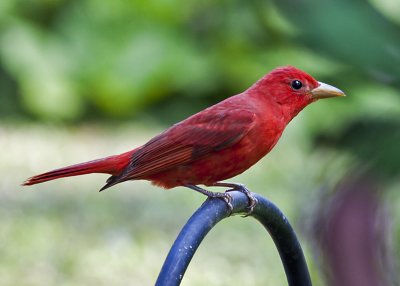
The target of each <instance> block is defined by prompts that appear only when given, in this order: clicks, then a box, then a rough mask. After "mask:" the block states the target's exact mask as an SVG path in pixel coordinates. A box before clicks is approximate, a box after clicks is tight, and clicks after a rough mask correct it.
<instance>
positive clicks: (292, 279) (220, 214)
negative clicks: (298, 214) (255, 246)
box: [156, 191, 311, 286]
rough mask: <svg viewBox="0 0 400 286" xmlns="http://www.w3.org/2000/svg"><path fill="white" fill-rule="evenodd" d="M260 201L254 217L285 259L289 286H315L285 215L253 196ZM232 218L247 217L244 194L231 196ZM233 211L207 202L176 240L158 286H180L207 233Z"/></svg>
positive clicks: (221, 201) (272, 205) (284, 264)
mask: <svg viewBox="0 0 400 286" xmlns="http://www.w3.org/2000/svg"><path fill="white" fill-rule="evenodd" d="M252 194H253V195H254V196H255V197H256V198H257V200H258V204H257V206H256V207H255V208H254V211H253V213H252V214H251V216H253V217H254V218H255V219H257V220H258V221H259V222H260V223H261V224H262V225H263V226H264V227H265V228H266V229H267V231H268V232H269V234H270V235H271V237H272V239H273V241H274V243H275V245H276V247H277V248H278V251H279V255H280V257H281V260H282V263H283V266H284V269H285V273H286V277H287V280H288V283H289V286H311V279H310V275H309V272H308V268H307V264H306V261H305V258H304V255H303V251H302V249H301V246H300V243H299V241H298V239H297V237H296V234H295V233H294V231H293V228H292V227H291V225H290V224H289V222H288V220H287V219H286V217H285V215H284V214H283V213H282V212H281V211H280V210H279V209H278V207H276V206H275V205H274V204H273V203H271V202H270V201H269V200H267V199H266V198H264V197H262V196H260V195H258V194H255V193H252ZM230 195H231V196H232V199H233V200H232V205H233V211H232V214H240V213H246V207H247V205H248V198H247V196H246V195H244V194H243V193H241V192H238V191H234V192H230ZM229 214H230V211H229V209H228V206H227V204H226V203H225V202H224V201H223V200H221V199H217V198H214V199H207V200H206V201H205V202H204V203H203V205H202V206H201V207H200V208H199V209H198V210H197V211H196V212H195V213H194V214H193V215H192V217H191V218H190V219H189V220H188V222H187V223H186V225H185V226H184V227H183V229H182V230H181V232H180V234H179V235H178V237H177V239H176V240H175V242H174V244H173V246H172V248H171V249H170V251H169V253H168V256H167V258H166V260H165V262H164V265H163V267H162V268H161V271H160V274H159V276H158V279H157V281H156V286H175V285H180V283H181V281H182V278H183V275H184V274H185V271H186V269H187V267H188V265H189V263H190V261H191V259H192V257H193V255H194V253H195V252H196V250H197V248H198V246H199V245H200V243H201V242H202V240H203V238H204V237H205V236H206V235H207V233H208V232H209V231H210V230H211V229H212V228H213V227H214V226H215V225H216V224H217V223H218V222H219V221H221V220H222V219H224V218H226V217H228V216H229Z"/></svg>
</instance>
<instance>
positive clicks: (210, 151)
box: [23, 66, 344, 196]
mask: <svg viewBox="0 0 400 286" xmlns="http://www.w3.org/2000/svg"><path fill="white" fill-rule="evenodd" d="M336 96H344V93H343V92H342V91H341V90H339V89H337V88H335V87H333V86H330V85H327V84H325V83H322V82H318V81H316V80H315V79H314V78H312V77H311V76H310V75H308V74H307V73H305V72H303V71H301V70H298V69H296V68H294V67H291V66H287V67H281V68H277V69H274V70H273V71H271V72H270V73H268V74H266V75H265V76H264V77H262V78H261V79H260V80H258V81H257V82H256V83H255V84H253V85H252V86H251V87H250V88H249V89H247V90H246V91H244V92H242V93H240V94H238V95H235V96H232V97H229V98H227V99H225V100H224V101H222V102H220V103H217V104H215V105H213V106H211V107H209V108H207V109H205V110H203V111H200V112H199V113H196V114H194V115H192V116H190V117H189V118H187V119H185V120H183V121H181V122H179V123H177V124H175V125H173V126H172V127H170V128H168V129H167V130H165V131H164V132H162V133H161V134H159V135H157V136H155V137H154V138H152V139H151V140H150V141H148V142H147V143H146V144H144V145H143V146H140V147H138V148H135V149H133V150H131V151H128V152H125V153H122V154H120V155H114V156H110V157H106V158H102V159H98V160H94V161H89V162H85V163H80V164H76V165H72V166H69V167H64V168H60V169H56V170H53V171H50V172H47V173H43V174H40V175H37V176H33V177H31V178H29V179H27V180H26V181H25V182H24V183H23V185H34V184H38V183H42V182H45V181H50V180H54V179H58V178H63V177H69V176H77V175H83V174H89V173H106V174H110V175H111V177H109V178H108V180H107V183H106V185H105V186H104V187H102V188H101V191H102V190H104V189H106V188H109V187H111V186H113V185H115V184H118V183H121V182H124V181H128V180H142V179H143V180H149V181H151V182H152V183H153V184H155V185H157V186H161V187H163V188H166V189H169V188H173V187H176V186H186V187H189V188H191V189H194V190H196V191H199V192H201V193H204V194H206V195H208V196H222V195H221V193H213V192H210V191H207V190H205V189H203V188H201V187H199V186H197V185H205V186H224V187H232V188H234V189H235V188H237V189H241V188H242V186H240V185H236V184H230V183H221V181H222V180H225V179H229V178H231V177H233V176H236V175H238V174H240V173H242V172H244V171H245V170H247V169H248V168H249V167H251V166H252V165H253V164H255V163H256V162H257V161H259V160H260V159H261V158H262V157H264V156H265V155H266V154H267V153H268V152H269V151H271V149H272V148H273V147H274V146H275V144H276V143H277V141H278V139H279V138H280V136H281V134H282V132H283V130H284V129H285V127H286V125H287V124H288V123H289V122H290V121H291V120H292V119H293V118H294V117H295V116H296V115H297V114H298V113H299V112H300V111H301V110H302V109H303V108H304V107H306V106H307V105H308V104H310V103H312V102H314V101H316V100H318V99H321V98H329V97H336ZM214 194H215V195H214Z"/></svg>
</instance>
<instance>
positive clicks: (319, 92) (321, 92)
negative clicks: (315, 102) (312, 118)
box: [311, 82, 346, 99]
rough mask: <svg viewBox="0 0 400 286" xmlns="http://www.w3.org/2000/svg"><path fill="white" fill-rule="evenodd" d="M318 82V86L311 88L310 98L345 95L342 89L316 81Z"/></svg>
mask: <svg viewBox="0 0 400 286" xmlns="http://www.w3.org/2000/svg"><path fill="white" fill-rule="evenodd" d="M318 83H319V86H318V87H316V88H314V89H313V90H311V94H312V95H311V98H313V99H320V98H329V97H337V96H346V95H345V94H344V92H343V91H341V90H340V89H338V88H336V87H334V86H331V85H329V84H326V83H323V82H318Z"/></svg>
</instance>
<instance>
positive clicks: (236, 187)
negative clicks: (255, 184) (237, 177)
mask: <svg viewBox="0 0 400 286" xmlns="http://www.w3.org/2000/svg"><path fill="white" fill-rule="evenodd" d="M213 186H215V187H228V188H231V189H229V190H227V191H226V192H225V193H228V192H233V191H239V192H241V193H243V194H245V195H246V197H247V199H248V200H249V205H248V206H247V210H248V211H247V213H246V214H244V215H243V217H247V216H249V215H251V214H252V212H253V210H254V207H255V206H256V205H257V203H258V200H257V198H256V197H255V196H253V194H252V193H251V192H250V191H249V189H247V188H246V186H245V185H242V184H236V183H223V182H221V183H220V182H218V183H215V184H213ZM231 199H232V198H231Z"/></svg>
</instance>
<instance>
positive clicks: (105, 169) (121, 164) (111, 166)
mask: <svg viewBox="0 0 400 286" xmlns="http://www.w3.org/2000/svg"><path fill="white" fill-rule="evenodd" d="M134 151H135V150H132V151H129V152H126V153H123V154H120V155H115V156H110V157H106V158H102V159H97V160H93V161H89V162H84V163H80V164H76V165H72V166H68V167H64V168H60V169H56V170H53V171H50V172H46V173H43V174H40V175H36V176H33V177H31V178H29V179H27V180H26V181H25V182H23V183H22V185H23V186H29V185H35V184H39V183H43V182H47V181H51V180H55V179H59V178H64V177H71V176H78V175H85V174H91V173H105V174H110V175H114V176H115V175H118V174H119V173H120V172H121V171H122V170H123V169H124V168H125V167H126V166H127V165H128V163H129V161H130V158H131V156H132V154H133V153H134Z"/></svg>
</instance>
